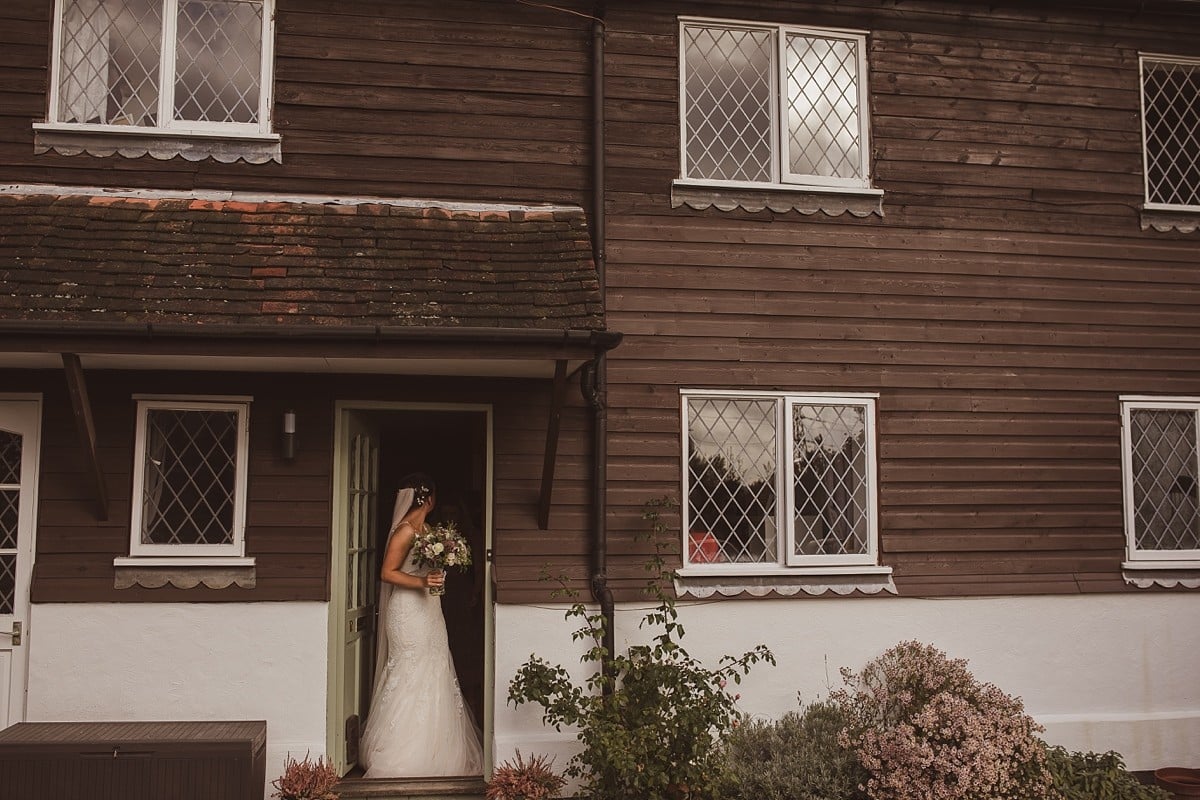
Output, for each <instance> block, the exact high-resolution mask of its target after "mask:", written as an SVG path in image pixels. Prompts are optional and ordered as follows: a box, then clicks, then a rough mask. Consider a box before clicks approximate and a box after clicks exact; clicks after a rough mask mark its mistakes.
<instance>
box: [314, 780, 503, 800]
mask: <svg viewBox="0 0 1200 800" xmlns="http://www.w3.org/2000/svg"><path fill="white" fill-rule="evenodd" d="M486 788H487V784H486V783H484V780H483V778H482V777H478V778H476V777H466V778H370V779H367V778H349V777H347V778H342V780H341V781H339V782H338V785H337V786H335V787H334V791H335V792H337V793H338V796H339V797H340V798H341V800H356V798H360V797H361V798H370V800H482V799H483V793H484V790H485V789H486Z"/></svg>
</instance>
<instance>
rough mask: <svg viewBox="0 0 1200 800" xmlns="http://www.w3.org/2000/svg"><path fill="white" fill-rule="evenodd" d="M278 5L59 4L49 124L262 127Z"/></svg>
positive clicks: (235, 0)
mask: <svg viewBox="0 0 1200 800" xmlns="http://www.w3.org/2000/svg"><path fill="white" fill-rule="evenodd" d="M271 2H272V0H59V5H58V15H59V16H58V20H57V23H58V31H57V36H56V43H57V49H56V53H55V59H56V60H55V70H56V81H55V87H56V95H57V96H56V100H55V102H54V103H53V104H52V107H51V119H50V121H51V122H58V123H66V124H76V125H100V126H127V127H129V128H151V129H158V130H170V129H179V130H193V129H195V130H204V129H210V130H236V129H243V130H245V129H249V130H252V131H264V130H266V119H267V116H268V115H267V112H266V107H265V105H266V104H265V96H266V87H267V86H268V85H269V83H268V82H269V74H266V71H267V69H268V67H267V64H266V62H267V60H266V59H264V58H263V52H264V48H265V47H266V46H267V44H268V38H267V37H268V35H269V22H270V3H271Z"/></svg>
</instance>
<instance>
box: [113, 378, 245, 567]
mask: <svg viewBox="0 0 1200 800" xmlns="http://www.w3.org/2000/svg"><path fill="white" fill-rule="evenodd" d="M246 411H247V409H246V407H245V406H244V405H242V404H236V405H235V404H217V403H213V404H207V403H200V402H187V403H180V404H171V403H158V402H145V401H144V402H143V403H141V404H140V408H139V415H138V417H139V430H138V444H137V447H138V453H139V466H140V469H139V474H138V480H137V481H136V482H135V487H134V488H135V503H136V506H135V515H134V526H135V530H134V553H135V554H151V553H157V554H170V555H197V554H207V555H242V554H243V552H242V531H243V527H244V515H245V483H246V476H245V472H246V424H245V420H246Z"/></svg>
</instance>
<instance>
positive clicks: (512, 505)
mask: <svg viewBox="0 0 1200 800" xmlns="http://www.w3.org/2000/svg"><path fill="white" fill-rule="evenodd" d="M87 380H88V389H89V393H90V397H91V402H92V407H93V410H94V413H95V422H96V430H97V438H98V446H99V459H100V465H101V469H102V471H103V472H104V476H105V480H106V482H107V489H108V494H109V498H110V502H109V506H108V509H109V516H108V519H107V520H105V521H98V520H97V519H96V514H95V510H94V506H95V503H94V499H93V494H92V490H91V488H90V484H89V480H88V475H87V474H86V473H85V471H84V466H83V460H82V458H81V457H80V450H79V444H78V441H77V437H76V433H75V424H74V420H73V417H72V412H71V408H70V403H69V401H68V398H67V395H66V388H65V382H64V381H63V379H62V376H61V374H60V373H58V372H53V371H18V370H4V371H0V383H2V384H3V385H4V386H5V389H6V390H7V391H22V392H41V393H43V396H44V412H43V413H44V416H43V430H44V431H45V434H44V437H43V444H42V458H41V464H42V469H41V476H40V482H39V508H38V529H37V540H36V545H37V554H36V558H35V567H34V569H35V572H34V580H33V587H32V596H33V600H34V602H179V601H184V602H209V601H212V602H223V601H280V600H285V601H286V600H327V599H328V593H329V588H328V587H329V567H330V563H331V552H330V542H331V527H330V526H331V522H332V492H333V486H332V469H333V461H332V459H333V425H334V420H333V412H334V404H335V402H336V401H337V400H339V399H347V400H355V401H396V402H409V403H414V402H417V403H472V404H486V405H490V406H491V407H492V409H493V414H494V417H493V431H494V438H493V444H494V463H495V470H494V474H495V483H494V503H493V508H492V510H491V513H492V514H493V550H494V561H495V565H496V574H497V576H498V580H497V585H496V588H497V596H498V598H499V599H501V600H503V601H510V602H511V601H514V600H519V599H522V598H524V599H538V600H545V599H546V598H547V597H548V596H549V592H550V590H551V589H552V588H553V587H552V586H550V585H548V584H545V583H540V582H538V581H537V580H536V578H537V576H538V574H540V572H541V571H542V570H543V568H546V569H547V570H548V571H550V572H553V573H555V574H558V573H560V572H562V571H563V570H564V569H565V568H568V567H570V568H574V567H576V566H577V565H578V564H580V563H584V562H585V561H586V559H585V556H586V553H587V536H586V525H587V519H588V516H587V513H586V510H587V507H588V503H589V494H588V489H587V487H588V481H589V477H588V476H589V468H590V455H589V453H590V444H589V439H588V435H587V427H588V426H587V416H586V413H585V411H584V408H583V405H582V400H581V398H580V396H579V392H578V391H574V392H568V398H567V407H566V408H565V410H564V413H563V419H562V431H561V438H560V446H559V456H558V463H557V470H556V483H555V493H554V505H553V507H552V510H551V528H550V530H548V531H542V530H539V529H538V527H537V521H536V510H537V505H538V497H539V490H540V481H541V471H542V461H543V454H544V446H545V436H546V421H547V415H548V413H549V405H550V386H549V382H548V381H531V380H489V379H466V378H460V379H453V378H444V379H422V378H420V377H416V376H329V375H295V374H278V375H259V374H252V373H192V372H115V371H114V372H109V371H89V372H87ZM133 394H167V395H188V396H191V395H195V396H204V395H208V396H213V395H248V396H252V397H253V398H254V399H253V402H252V404H251V408H250V460H249V474H248V482H247V484H248V491H247V518H246V550H247V554H248V555H251V556H254V557H255V559H256V579H257V585H256V587H255V588H253V589H241V588H238V587H229V588H226V589H220V590H211V589H205V588H203V587H198V588H195V589H188V590H181V589H176V588H173V587H169V586H168V587H163V588H160V589H145V588H138V587H134V588H129V589H114V588H113V581H114V577H115V572H114V568H113V558H114V557H117V556H121V555H127V554H128V549H129V524H130V494H131V491H132V478H131V470H132V468H133V436H134V423H135V408H136V404H135V401H134V400H133V399H132V395H133ZM287 408H290V409H293V410H295V412H296V416H297V448H296V457H295V459H294V460H292V461H284V460H283V459H282V458H281V457H280V455H279V452H278V447H279V429H280V420H281V416H282V413H283V410H284V409H287ZM415 458H416V460H418V461H420V457H419V454H417V456H415ZM477 555H478V558H479V559H480V560H481V561H482V559H483V558H484V554H483V553H479V554H477ZM530 575H532V578H530V577H529V576H530ZM505 576H508V577H507V578H506V577H505ZM573 583H574V584H575V586H576V588H583V587H585V585H586V580H584V579H583V578H578V577H577V578H576V579H573Z"/></svg>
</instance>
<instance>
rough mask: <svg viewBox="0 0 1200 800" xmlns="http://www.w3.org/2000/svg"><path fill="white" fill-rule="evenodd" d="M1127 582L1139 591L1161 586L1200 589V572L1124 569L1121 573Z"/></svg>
mask: <svg viewBox="0 0 1200 800" xmlns="http://www.w3.org/2000/svg"><path fill="white" fill-rule="evenodd" d="M1121 575H1122V577H1124V578H1125V582H1126V583H1128V584H1129V585H1130V586H1136V587H1138V588H1139V589H1149V588H1151V587H1153V586H1160V587H1162V588H1163V589H1174V588H1176V587H1178V588H1181V589H1200V571H1197V570H1194V569H1191V570H1183V569H1180V570H1161V569H1160V570H1154V569H1147V570H1136V569H1124V570H1122V571H1121Z"/></svg>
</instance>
